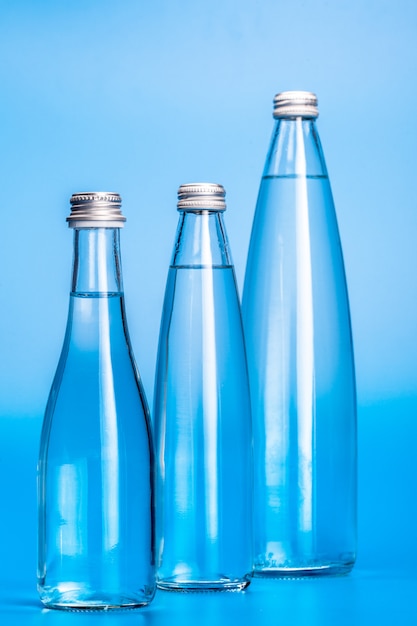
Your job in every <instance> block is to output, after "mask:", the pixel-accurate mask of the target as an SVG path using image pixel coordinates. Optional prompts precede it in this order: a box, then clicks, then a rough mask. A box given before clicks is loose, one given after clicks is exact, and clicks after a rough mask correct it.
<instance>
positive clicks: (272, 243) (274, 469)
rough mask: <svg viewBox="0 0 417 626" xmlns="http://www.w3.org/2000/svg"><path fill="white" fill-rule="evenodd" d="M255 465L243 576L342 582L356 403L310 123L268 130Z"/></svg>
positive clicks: (249, 278) (252, 279)
mask: <svg viewBox="0 0 417 626" xmlns="http://www.w3.org/2000/svg"><path fill="white" fill-rule="evenodd" d="M242 309H243V319H244V326H245V333H246V346H247V354H248V366H249V373H250V384H251V396H252V414H253V428H254V455H255V494H254V498H255V505H254V510H255V520H254V524H255V534H254V541H255V546H254V550H255V575H259V576H298V575H309V574H313V575H314V574H331V573H343V572H347V571H349V570H350V569H351V568H352V566H353V564H354V561H355V555H356V392H355V376H354V362H353V348H352V337H351V326H350V314H349V304H348V296H347V288H346V280H345V273H344V265H343V257H342V250H341V245H340V239H339V233H338V228H337V222H336V215H335V211H334V206H333V200H332V194H331V189H330V184H329V180H328V176H327V171H326V167H325V163H324V158H323V155H322V151H321V147H320V142H319V139H318V135H317V131H316V128H315V123H314V119H303V118H302V117H294V118H292V119H285V120H282V119H279V120H278V121H277V126H276V129H275V132H274V136H273V140H272V144H271V149H270V151H269V154H268V158H267V163H266V166H265V171H264V175H263V178H262V181H261V187H260V191H259V196H258V202H257V208H256V212H255V218H254V224H253V230H252V236H251V243H250V249H249V255H248V262H247V269H246V276H245V286H244V295H243V307H242Z"/></svg>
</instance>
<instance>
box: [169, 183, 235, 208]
mask: <svg viewBox="0 0 417 626" xmlns="http://www.w3.org/2000/svg"><path fill="white" fill-rule="evenodd" d="M225 196H226V191H225V189H224V187H223V186H222V185H218V184H217V183H187V184H185V185H181V186H180V188H179V189H178V204H177V208H178V211H204V210H210V211H225V210H226V201H225Z"/></svg>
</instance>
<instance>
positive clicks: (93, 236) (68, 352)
mask: <svg viewBox="0 0 417 626" xmlns="http://www.w3.org/2000/svg"><path fill="white" fill-rule="evenodd" d="M120 203H121V200H120V196H119V195H117V194H108V193H91V194H87V193H85V194H84V193H83V194H78V195H74V196H72V198H71V204H72V211H71V215H70V217H69V218H68V222H69V226H70V227H72V228H74V229H75V230H74V265H73V277H72V288H71V296H70V308H69V315H68V323H67V331H66V335H65V341H64V346H63V349H62V353H61V358H60V361H59V364H58V369H57V372H56V375H55V379H54V382H53V385H52V389H51V393H50V396H49V400H48V405H47V408H46V413H45V419H44V425H43V431H42V438H41V449H40V458H39V569H38V589H39V593H40V597H41V600H42V602H43V603H44V604H45V605H46V606H48V607H55V608H62V609H100V608H103V609H104V608H105V609H108V608H121V607H135V606H141V605H145V604H148V603H149V602H150V601H151V600H152V598H153V595H154V592H155V572H154V525H153V524H154V520H153V516H154V512H153V471H154V460H153V450H152V442H151V434H150V421H149V412H148V409H147V405H146V399H145V396H144V392H143V388H142V384H141V382H140V379H139V376H138V372H137V369H136V365H135V362H134V357H133V354H132V349H131V346H130V341H129V337H128V332H127V325H126V318H125V309H124V297H123V287H122V274H121V264H120V252H119V229H120V228H121V227H122V226H123V222H124V221H125V218H124V217H123V216H122V214H121V211H120Z"/></svg>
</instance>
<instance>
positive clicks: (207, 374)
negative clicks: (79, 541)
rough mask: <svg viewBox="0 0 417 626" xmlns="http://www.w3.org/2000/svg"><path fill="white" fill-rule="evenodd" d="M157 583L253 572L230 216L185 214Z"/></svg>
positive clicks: (175, 264) (174, 292)
mask: <svg viewBox="0 0 417 626" xmlns="http://www.w3.org/2000/svg"><path fill="white" fill-rule="evenodd" d="M154 418H155V432H156V448H157V542H158V543H157V545H158V548H157V562H158V573H157V584H158V586H159V587H160V588H163V589H173V590H175V589H180V590H183V591H184V590H185V591H187V590H189V591H191V590H206V591H207V590H213V591H214V590H228V589H229V590H233V589H235V590H239V589H243V588H245V587H246V586H247V585H248V584H249V582H250V578H251V575H252V567H253V557H252V434H251V416H250V399H249V386H248V375H247V365H246V356H245V347H244V340H243V330H242V321H241V310H240V303H239V299H238V295H237V288H236V281H235V274H234V268H233V265H232V261H231V258H230V254H229V251H228V245H227V240H226V235H225V231H224V226H223V220H222V215H221V213H218V212H215V211H213V212H211V211H202V212H201V213H192V212H184V213H181V214H180V222H179V227H178V231H177V240H176V244H175V248H174V254H173V259H172V263H171V267H170V269H169V275H168V281H167V287H166V294H165V302H164V308H163V314H162V322H161V332H160V339H159V351H158V363H157V373H156V383H155V414H154Z"/></svg>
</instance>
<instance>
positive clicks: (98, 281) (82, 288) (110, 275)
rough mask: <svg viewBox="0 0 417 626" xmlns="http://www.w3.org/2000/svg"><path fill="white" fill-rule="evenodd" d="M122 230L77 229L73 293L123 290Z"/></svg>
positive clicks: (103, 292) (101, 292)
mask: <svg viewBox="0 0 417 626" xmlns="http://www.w3.org/2000/svg"><path fill="white" fill-rule="evenodd" d="M119 230H120V229H119V228H76V229H75V230H74V262H73V273H72V283H71V291H72V293H77V294H107V295H108V294H116V293H122V292H123V284H122V269H121V262H120V241H119Z"/></svg>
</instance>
